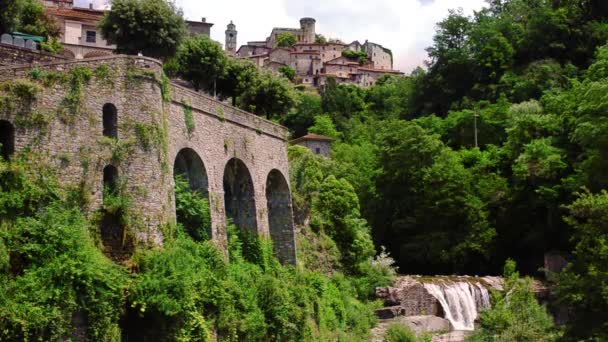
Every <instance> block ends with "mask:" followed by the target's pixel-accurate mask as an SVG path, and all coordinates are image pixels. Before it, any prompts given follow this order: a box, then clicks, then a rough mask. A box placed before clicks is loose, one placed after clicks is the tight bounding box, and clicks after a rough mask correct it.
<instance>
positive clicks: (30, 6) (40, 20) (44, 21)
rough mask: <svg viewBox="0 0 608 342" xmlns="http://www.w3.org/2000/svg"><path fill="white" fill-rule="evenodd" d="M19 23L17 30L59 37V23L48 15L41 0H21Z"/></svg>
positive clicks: (48, 36)
mask: <svg viewBox="0 0 608 342" xmlns="http://www.w3.org/2000/svg"><path fill="white" fill-rule="evenodd" d="M18 4H19V6H20V10H19V12H20V13H19V25H18V26H17V30H18V31H21V32H25V33H29V34H33V35H37V36H42V37H46V38H56V37H59V31H60V30H59V25H58V24H57V22H56V21H55V20H54V19H52V18H50V17H48V16H46V14H45V13H44V5H43V4H42V2H41V1H40V0H21V1H20V2H18Z"/></svg>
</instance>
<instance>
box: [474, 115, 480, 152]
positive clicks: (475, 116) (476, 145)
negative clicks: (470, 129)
mask: <svg viewBox="0 0 608 342" xmlns="http://www.w3.org/2000/svg"><path fill="white" fill-rule="evenodd" d="M477 117H479V114H478V110H477V107H475V113H474V114H473V126H474V127H475V147H479V145H478V144H477Z"/></svg>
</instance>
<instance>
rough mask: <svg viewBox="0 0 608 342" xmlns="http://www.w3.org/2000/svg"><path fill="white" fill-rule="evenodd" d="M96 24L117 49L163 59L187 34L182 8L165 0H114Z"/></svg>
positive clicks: (172, 53) (120, 51)
mask: <svg viewBox="0 0 608 342" xmlns="http://www.w3.org/2000/svg"><path fill="white" fill-rule="evenodd" d="M99 27H100V28H101V31H102V34H103V36H104V37H105V38H106V39H107V40H108V42H109V43H110V44H116V50H117V52H119V53H126V54H130V55H136V54H138V53H140V52H141V53H142V54H143V55H145V56H149V57H154V58H161V59H165V58H168V57H171V56H173V55H174V54H175V53H176V51H177V47H178V46H179V45H180V43H181V42H182V40H183V39H184V37H185V36H186V25H185V22H184V18H183V14H182V12H181V10H179V9H177V8H176V7H175V5H174V3H173V2H169V1H166V0H116V1H113V2H112V9H111V10H110V11H109V12H107V13H106V14H105V16H104V17H103V19H102V20H101V22H100V24H99Z"/></svg>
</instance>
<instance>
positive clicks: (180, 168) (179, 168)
mask: <svg viewBox="0 0 608 342" xmlns="http://www.w3.org/2000/svg"><path fill="white" fill-rule="evenodd" d="M173 174H174V175H175V176H177V175H182V176H183V177H184V178H186V179H187V180H188V183H190V189H191V190H195V191H199V192H200V193H201V194H203V195H205V197H206V196H207V195H208V191H209V190H208V186H209V180H208V178H207V170H206V169H205V164H204V163H203V160H202V159H201V157H200V156H199V155H198V153H196V151H194V150H193V149H191V148H188V147H186V148H183V149H181V150H180V151H179V152H178V153H177V156H175V162H174V164H173Z"/></svg>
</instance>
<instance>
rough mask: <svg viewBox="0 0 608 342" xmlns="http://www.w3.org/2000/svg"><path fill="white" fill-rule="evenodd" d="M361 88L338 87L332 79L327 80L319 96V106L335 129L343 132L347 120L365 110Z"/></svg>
mask: <svg viewBox="0 0 608 342" xmlns="http://www.w3.org/2000/svg"><path fill="white" fill-rule="evenodd" d="M363 92H364V91H363V90H362V89H361V88H358V87H355V86H350V85H339V84H337V82H336V80H335V79H334V78H331V77H330V78H328V79H327V84H326V85H325V89H324V90H323V93H322V94H321V106H322V109H323V112H324V113H327V114H328V115H329V116H330V117H331V118H332V120H333V121H334V123H335V124H336V127H338V129H340V130H345V128H346V126H347V124H348V120H349V119H350V118H352V117H354V116H355V115H356V114H357V113H359V112H361V111H363V110H364V109H365V101H364V98H363V96H364V95H363Z"/></svg>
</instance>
